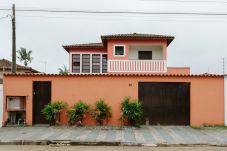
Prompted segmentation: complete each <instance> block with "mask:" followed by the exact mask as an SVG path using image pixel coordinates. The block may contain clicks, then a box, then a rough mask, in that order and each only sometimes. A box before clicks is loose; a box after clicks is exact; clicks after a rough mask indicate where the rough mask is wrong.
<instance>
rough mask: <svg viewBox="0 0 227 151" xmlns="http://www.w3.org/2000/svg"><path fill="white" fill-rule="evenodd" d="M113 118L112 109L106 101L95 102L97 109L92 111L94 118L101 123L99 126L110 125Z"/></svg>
mask: <svg viewBox="0 0 227 151" xmlns="http://www.w3.org/2000/svg"><path fill="white" fill-rule="evenodd" d="M111 116H112V112H111V107H110V106H109V105H108V104H106V103H105V101H104V99H99V100H98V101H96V102H95V109H93V110H92V117H93V118H94V119H95V120H96V121H97V122H98V123H99V125H104V124H108V121H109V119H110V118H111Z"/></svg>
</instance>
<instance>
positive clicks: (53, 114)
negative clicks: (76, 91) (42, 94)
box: [41, 101, 67, 125]
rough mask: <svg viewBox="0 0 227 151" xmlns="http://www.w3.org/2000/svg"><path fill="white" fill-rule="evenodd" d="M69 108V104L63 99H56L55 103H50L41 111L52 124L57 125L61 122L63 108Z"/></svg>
mask: <svg viewBox="0 0 227 151" xmlns="http://www.w3.org/2000/svg"><path fill="white" fill-rule="evenodd" d="M66 108H67V104H66V103H65V102H63V101H55V102H53V103H48V104H47V105H45V107H44V108H43V109H42V111H41V113H42V114H43V115H44V118H45V119H46V120H47V121H49V123H50V125H56V124H57V123H59V122H60V113H61V111H62V110H63V109H66Z"/></svg>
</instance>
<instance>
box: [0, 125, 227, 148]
mask: <svg viewBox="0 0 227 151" xmlns="http://www.w3.org/2000/svg"><path fill="white" fill-rule="evenodd" d="M12 142H14V143H12ZM32 142H35V144H52V143H62V142H63V143H65V144H71V145H81V144H90V145H91V144H92V143H93V145H94V144H95V145H97V144H98V145H145V146H163V145H217V146H227V130H225V129H202V130H201V129H193V128H190V127H186V126H149V127H142V128H122V129H120V128H114V127H113V128H111V127H108V128H105V127H95V128H94V127H93V128H91V127H87V128H77V127H17V128H16V127H5V128H1V129H0V143H1V144H7V143H8V144H15V143H16V144H21V143H23V144H34V143H32Z"/></svg>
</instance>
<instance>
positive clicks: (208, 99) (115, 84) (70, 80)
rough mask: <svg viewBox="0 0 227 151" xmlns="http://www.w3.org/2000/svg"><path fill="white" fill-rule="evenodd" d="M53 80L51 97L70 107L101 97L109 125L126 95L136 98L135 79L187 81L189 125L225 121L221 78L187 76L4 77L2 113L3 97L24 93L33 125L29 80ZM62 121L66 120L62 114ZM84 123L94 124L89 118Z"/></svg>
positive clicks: (118, 113)
mask: <svg viewBox="0 0 227 151" xmlns="http://www.w3.org/2000/svg"><path fill="white" fill-rule="evenodd" d="M33 81H51V82H52V100H54V101H55V100H64V101H65V102H67V103H68V104H69V106H72V105H73V104H74V103H76V102H77V101H78V100H79V99H82V100H84V101H86V102H87V103H89V104H90V105H93V104H94V102H95V101H96V100H97V99H99V98H104V99H105V100H106V102H107V103H108V104H109V105H110V106H111V107H112V111H113V117H112V118H111V120H110V123H109V124H111V125H119V124H121V123H120V122H119V118H120V103H121V101H122V99H123V98H124V97H125V96H131V97H132V98H134V99H137V98H138V82H190V83H191V92H190V124H191V125H192V126H201V125H202V124H205V123H206V124H210V125H214V124H219V125H223V124H224V77H190V76H181V77H180V76H178V77H169V76H151V77H149V76H101V75H100V76H88V75H85V76H82V75H78V76H76V75H75V76H54V75H52V76H42V75H41V76H38V75H36V76H10V75H8V76H4V115H3V121H5V120H6V117H7V115H6V96H26V99H27V105H26V106H27V109H26V116H27V118H26V122H27V124H29V125H32V83H33ZM61 117H62V121H61V122H62V124H66V123H67V119H66V118H65V113H64V114H62V116H61ZM85 124H87V125H93V124H95V123H94V121H93V120H92V119H91V117H88V119H86V120H85Z"/></svg>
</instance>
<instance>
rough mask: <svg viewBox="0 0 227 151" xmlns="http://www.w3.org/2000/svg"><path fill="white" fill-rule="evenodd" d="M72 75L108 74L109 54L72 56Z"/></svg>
mask: <svg viewBox="0 0 227 151" xmlns="http://www.w3.org/2000/svg"><path fill="white" fill-rule="evenodd" d="M71 71H72V73H107V54H104V53H95V54H83V53H81V54H72V70H71Z"/></svg>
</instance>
